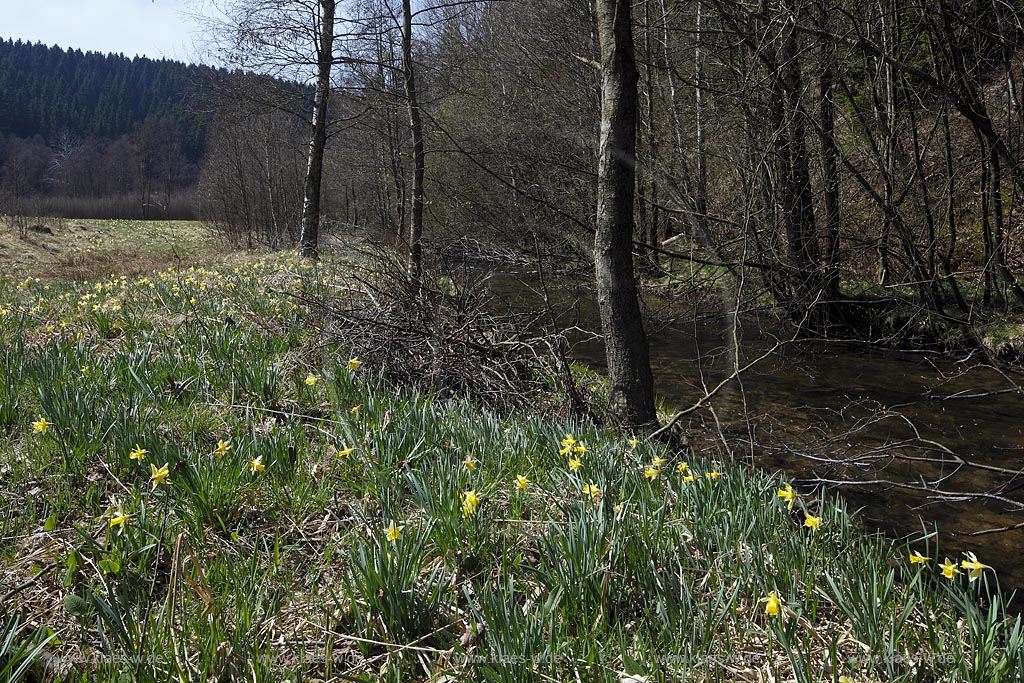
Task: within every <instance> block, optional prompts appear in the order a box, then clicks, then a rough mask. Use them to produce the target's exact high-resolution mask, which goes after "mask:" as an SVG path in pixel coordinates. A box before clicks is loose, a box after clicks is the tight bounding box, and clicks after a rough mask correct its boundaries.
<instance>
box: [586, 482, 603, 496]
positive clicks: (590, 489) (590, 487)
mask: <svg viewBox="0 0 1024 683" xmlns="http://www.w3.org/2000/svg"><path fill="white" fill-rule="evenodd" d="M583 493H585V494H586V495H588V496H591V497H595V498H596V497H597V496H600V495H601V489H599V488H597V484H594V483H590V484H587V485H585V486H584V487H583Z"/></svg>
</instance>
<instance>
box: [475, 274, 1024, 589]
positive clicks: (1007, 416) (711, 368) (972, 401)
mask: <svg viewBox="0 0 1024 683" xmlns="http://www.w3.org/2000/svg"><path fill="white" fill-rule="evenodd" d="M487 287H488V289H489V291H490V292H491V294H492V295H494V296H495V297H496V299H497V300H498V301H504V302H505V305H506V306H508V307H509V308H510V309H511V310H516V311H520V312H522V311H540V310H544V308H545V304H544V298H543V296H542V295H541V293H540V292H539V288H538V282H537V280H536V278H535V277H530V276H524V277H522V278H520V277H516V276H514V275H510V274H506V273H494V272H491V273H489V274H488V277H487ZM549 300H550V302H551V304H552V308H553V310H554V311H555V312H556V313H557V316H558V318H557V320H558V324H559V326H561V327H573V326H578V327H579V328H581V329H583V330H599V329H600V325H599V321H598V317H597V306H596V301H595V300H594V294H593V291H592V287H590V286H589V283H574V282H571V281H569V282H565V281H560V282H557V283H555V284H554V285H550V284H549ZM645 304H646V307H647V309H648V310H647V315H648V320H649V321H651V324H649V325H648V327H649V330H650V332H649V337H650V339H649V341H650V350H651V368H652V371H653V374H654V383H655V392H656V394H657V400H658V401H659V402H660V404H661V405H663V407H664V409H665V410H666V411H667V412H670V413H672V412H675V411H677V410H680V409H683V408H687V407H689V406H691V405H693V403H694V402H695V401H697V400H698V399H700V398H701V397H702V396H704V395H705V393H706V392H707V390H710V389H712V388H714V387H715V386H716V385H718V384H719V383H720V382H721V381H722V380H724V379H726V378H727V377H728V376H729V375H730V373H731V372H732V369H733V368H734V367H735V362H734V361H735V359H737V358H738V363H739V366H740V367H742V366H744V365H746V364H748V363H750V362H751V361H753V360H755V359H758V358H760V357H761V356H763V355H765V354H766V353H767V352H768V351H770V350H772V349H773V347H775V346H776V344H778V343H779V342H783V343H782V345H781V346H779V347H778V348H776V349H775V350H774V351H773V352H772V353H770V354H768V355H767V356H766V357H765V358H764V359H763V360H760V361H758V362H757V363H756V364H755V365H753V367H751V368H749V369H747V370H745V371H744V372H743V373H742V374H741V375H740V379H739V380H738V381H735V380H734V381H731V382H729V383H728V384H726V385H725V386H724V387H723V388H722V389H721V390H720V391H719V392H718V393H717V394H716V395H715V396H714V398H713V399H711V401H710V402H709V408H705V409H701V410H699V411H696V412H694V413H692V414H690V415H688V416H687V418H684V420H685V422H683V424H682V429H683V431H684V433H686V434H687V436H688V438H689V439H690V441H691V445H692V446H693V448H694V450H695V451H696V452H697V453H698V454H700V455H704V456H710V457H713V458H717V459H720V460H727V459H728V458H730V457H732V458H735V459H737V460H739V461H741V462H743V463H746V464H753V465H756V466H757V467H760V468H762V469H766V470H768V471H780V472H781V471H785V472H786V473H787V475H788V476H789V477H792V478H793V479H794V480H795V484H796V487H797V489H798V490H801V491H802V492H804V493H809V492H811V491H813V490H814V488H815V486H816V483H815V482H816V481H820V480H824V481H826V482H858V483H856V484H849V485H839V484H838V483H829V484H827V488H828V489H829V490H830V491H834V490H836V489H838V490H839V491H840V492H841V493H842V495H843V497H844V498H845V499H846V500H847V502H848V504H849V507H850V508H851V509H860V510H861V515H860V519H861V521H862V523H863V524H864V526H866V527H867V528H868V529H877V530H881V531H882V532H884V533H886V534H888V535H890V536H892V537H894V538H898V539H908V538H919V537H920V536H921V535H922V533H925V531H928V532H930V531H933V530H935V529H936V528H937V529H938V530H939V531H940V535H939V544H940V558H939V559H941V557H943V556H947V555H948V556H949V557H950V558H956V559H957V560H959V559H960V558H962V556H963V555H962V554H963V553H964V552H967V551H972V552H975V553H976V554H977V556H978V559H979V560H981V561H982V562H985V563H987V564H990V565H992V566H993V567H994V568H995V570H996V572H997V573H998V576H999V581H1000V585H1001V586H1002V587H1003V590H1004V591H1005V592H1009V591H1010V590H1013V589H1017V588H1024V565H1022V564H1021V563H1020V562H1019V561H1018V558H1019V555H1020V552H1021V549H1022V547H1024V529H1017V530H1012V531H1003V532H1000V533H990V534H985V535H980V536H967V535H966V534H970V533H972V532H977V531H980V530H986V529H994V528H1001V527H1006V526H1012V525H1015V524H1021V523H1024V513H1020V512H1017V513H1011V512H1007V511H1006V509H1005V508H1006V505H1005V504H1003V503H1000V502H999V501H996V500H988V501H978V500H973V501H962V500H961V501H953V500H949V499H943V500H936V499H935V498H934V496H928V495H926V494H924V493H921V492H918V491H913V490H908V489H906V488H901V487H896V486H893V485H892V484H884V483H877V484H870V485H868V484H865V483H863V482H868V481H878V480H887V481H892V482H900V483H914V482H919V481H921V480H922V479H924V480H927V481H936V480H941V483H940V484H939V486H940V487H941V489H942V490H943V491H948V492H965V491H971V492H997V491H999V492H1001V495H1005V496H1007V497H1008V498H1011V499H1016V500H1022V499H1024V491H1017V490H1016V489H1017V487H1018V486H1019V487H1021V488H1024V476H1020V477H1019V481H1017V482H1015V480H1014V474H1012V473H1005V472H998V471H994V470H991V469H984V468H986V467H988V468H1004V469H1007V470H1012V471H1013V472H1017V471H1020V470H1022V468H1024V420H1022V417H1024V396H1022V395H1021V394H1020V393H1001V394H993V395H987V396H978V397H974V398H966V397H965V396H967V395H974V394H986V393H990V392H993V391H999V390H1003V389H1006V388H1007V387H1008V386H1009V384H1008V382H1007V381H1006V379H1004V378H1003V377H1002V376H1001V375H1000V374H999V373H998V372H997V371H995V370H993V369H991V368H988V367H985V366H983V365H981V363H980V362H979V360H980V359H979V358H978V357H977V355H973V356H972V355H971V354H969V352H967V351H963V352H960V353H959V354H955V355H939V354H933V353H912V352H900V351H893V350H888V349H880V348H871V347H868V346H866V345H864V344H850V343H830V342H820V341H819V342H799V343H798V342H790V341H789V340H788V339H786V338H785V337H781V338H780V337H779V336H777V335H781V334H785V332H784V330H783V328H782V326H781V325H779V324H778V323H777V322H776V321H775V320H774V319H773V318H772V316H771V315H764V316H763V318H758V317H754V316H749V317H741V319H740V321H739V327H738V335H737V341H738V345H732V344H731V343H730V340H731V339H732V334H731V332H730V328H729V326H728V325H727V324H726V320H725V319H724V317H722V316H719V317H715V316H697V317H696V318H695V317H694V316H693V315H692V314H690V313H688V312H686V311H685V310H680V308H679V307H678V306H674V305H672V304H670V303H668V302H665V301H661V300H658V299H653V298H650V299H648V300H647V301H646V302H645ZM579 339H580V341H577V343H576V344H575V346H574V348H573V352H572V355H573V357H574V359H576V360H579V361H582V362H585V363H587V364H588V365H590V366H591V367H593V368H594V369H596V370H599V371H603V370H604V369H605V358H604V349H603V345H602V344H601V343H600V340H599V339H594V338H587V337H586V336H584V335H580V336H579ZM731 347H732V348H734V349H735V350H730V348H731ZM952 396H957V397H958V398H950V397H952ZM723 444H727V445H728V446H727V447H725V446H723ZM726 448H728V450H726ZM955 456H959V457H960V458H963V459H964V460H966V461H969V462H971V463H975V464H977V465H980V466H982V467H980V468H979V467H961V468H959V469H958V468H957V467H956V466H955V463H954V457H955ZM912 458H916V459H917V460H911V459H912ZM837 461H839V462H837ZM932 545H933V547H934V541H932ZM915 547H916V548H920V549H921V550H922V551H923V550H924V546H923V545H921V544H918V545H915Z"/></svg>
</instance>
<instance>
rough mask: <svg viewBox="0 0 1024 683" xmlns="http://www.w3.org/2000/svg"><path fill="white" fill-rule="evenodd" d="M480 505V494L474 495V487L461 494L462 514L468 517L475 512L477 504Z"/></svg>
mask: <svg viewBox="0 0 1024 683" xmlns="http://www.w3.org/2000/svg"><path fill="white" fill-rule="evenodd" d="M478 505H480V496H478V495H476V491H475V490H474V489H470V490H469V491H466V492H465V493H463V494H462V516H463V517H469V516H470V515H472V514H473V513H474V512H476V508H477V506H478Z"/></svg>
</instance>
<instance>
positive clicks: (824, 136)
mask: <svg viewBox="0 0 1024 683" xmlns="http://www.w3.org/2000/svg"><path fill="white" fill-rule="evenodd" d="M818 21H819V27H820V28H821V29H822V30H823V31H824V30H827V29H828V10H827V9H826V7H825V3H824V2H821V1H819V2H818ZM819 49H820V59H821V65H820V69H821V71H820V74H819V77H818V96H819V100H820V109H819V113H818V116H819V122H820V133H819V134H820V136H821V175H822V184H823V185H824V190H825V197H824V208H825V244H826V247H825V250H826V257H825V296H826V299H827V300H829V301H835V300H837V299H838V298H839V235H840V224H841V223H840V220H841V219H840V204H839V164H838V161H837V159H838V158H839V148H838V145H836V136H835V105H834V103H833V101H832V97H833V95H832V92H833V89H834V76H833V71H834V69H835V49H836V48H835V45H834V44H832V43H830V42H829V41H827V40H825V39H820V42H819Z"/></svg>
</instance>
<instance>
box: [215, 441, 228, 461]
mask: <svg viewBox="0 0 1024 683" xmlns="http://www.w3.org/2000/svg"><path fill="white" fill-rule="evenodd" d="M230 449H231V444H229V443H228V442H227V441H217V447H216V448H214V449H213V454H214V455H215V456H217V457H218V458H222V457H224V454H225V453H227V452H228V450H230Z"/></svg>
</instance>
